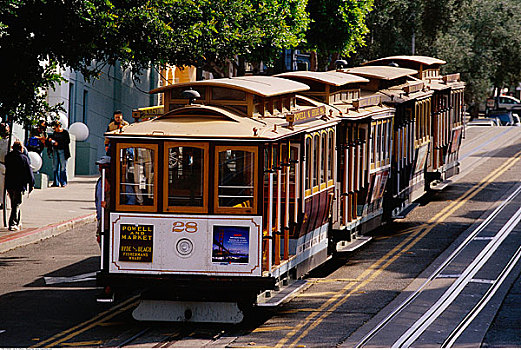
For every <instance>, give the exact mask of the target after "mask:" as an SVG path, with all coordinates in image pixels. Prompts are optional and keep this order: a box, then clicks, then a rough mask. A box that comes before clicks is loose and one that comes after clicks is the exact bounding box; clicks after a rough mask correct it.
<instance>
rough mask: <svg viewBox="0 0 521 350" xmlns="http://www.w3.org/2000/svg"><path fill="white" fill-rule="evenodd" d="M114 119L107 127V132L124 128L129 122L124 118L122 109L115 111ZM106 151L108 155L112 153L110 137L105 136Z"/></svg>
mask: <svg viewBox="0 0 521 350" xmlns="http://www.w3.org/2000/svg"><path fill="white" fill-rule="evenodd" d="M113 119H114V120H113V121H111V122H110V123H109V126H108V127H107V132H109V131H114V130H119V129H121V128H123V127H124V126H127V125H128V122H127V121H126V120H123V113H121V111H114V118H113ZM105 152H106V153H107V155H110V152H109V139H108V138H106V137H105Z"/></svg>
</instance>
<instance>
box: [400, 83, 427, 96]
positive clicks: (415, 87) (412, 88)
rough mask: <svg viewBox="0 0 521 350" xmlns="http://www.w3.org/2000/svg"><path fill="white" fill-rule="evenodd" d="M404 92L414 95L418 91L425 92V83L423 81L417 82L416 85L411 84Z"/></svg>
mask: <svg viewBox="0 0 521 350" xmlns="http://www.w3.org/2000/svg"><path fill="white" fill-rule="evenodd" d="M403 90H404V91H405V92H406V93H408V94H412V93H414V92H418V91H421V90H423V82H422V81H418V82H415V83H409V85H406V86H405V87H404V88H403Z"/></svg>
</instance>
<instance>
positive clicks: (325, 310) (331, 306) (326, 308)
mask: <svg viewBox="0 0 521 350" xmlns="http://www.w3.org/2000/svg"><path fill="white" fill-rule="evenodd" d="M520 156H521V151H520V152H518V153H516V154H515V155H514V156H513V157H512V158H510V159H509V160H507V161H506V162H504V163H503V164H502V165H501V166H500V167H499V168H497V169H496V170H494V171H493V172H492V173H490V174H489V175H487V176H486V177H485V178H484V179H483V180H481V182H479V183H478V184H476V185H474V186H473V187H472V188H470V189H469V190H467V191H466V192H465V193H464V194H463V195H461V196H460V197H459V198H458V199H456V200H455V201H453V202H452V203H451V204H450V205H449V206H447V207H445V208H444V209H443V210H441V211H440V212H439V213H438V214H436V215H435V216H433V217H432V218H431V219H429V220H428V221H427V222H426V223H425V224H422V225H420V226H419V227H417V228H416V230H415V231H414V232H413V233H412V234H411V236H410V237H408V238H406V239H405V240H403V241H402V242H401V243H399V244H398V245H397V246H396V247H394V248H393V249H392V250H391V251H389V252H388V253H387V254H385V255H384V256H383V257H381V258H380V259H379V260H378V261H376V262H375V263H374V264H372V265H371V266H370V267H369V268H368V269H367V270H365V271H364V272H363V273H362V274H361V275H360V276H358V277H357V278H355V281H363V282H350V283H348V284H347V285H346V286H345V287H344V288H342V289H341V290H340V291H338V292H337V293H335V295H334V296H332V297H331V298H330V299H329V300H327V301H326V302H325V303H324V304H322V305H321V306H320V307H319V308H318V309H317V310H316V311H314V312H312V313H311V314H309V315H308V316H307V317H306V318H305V319H304V320H303V321H302V322H300V323H299V324H298V325H297V326H296V327H295V328H293V329H292V330H291V331H290V332H288V333H287V334H286V336H285V337H284V338H282V339H281V340H280V341H279V342H278V343H277V344H276V345H275V347H278V348H280V347H295V346H296V344H297V343H298V342H299V341H300V340H302V339H303V338H304V337H306V336H307V335H308V334H309V332H310V331H312V330H313V329H315V328H316V327H317V326H318V325H320V324H321V323H322V321H323V320H324V319H325V318H326V317H327V316H328V315H329V314H331V312H333V311H335V310H336V309H337V308H338V307H339V306H341V305H342V304H343V303H344V302H345V301H346V300H347V299H348V298H349V297H351V296H352V295H353V294H355V293H357V292H358V291H360V290H361V289H362V288H363V287H365V286H366V285H367V284H369V283H370V282H372V281H374V280H375V279H376V278H377V277H378V276H379V275H380V274H381V273H382V272H383V271H384V270H385V269H386V268H387V267H388V266H389V265H390V264H392V263H393V262H394V261H396V260H397V259H398V258H400V257H401V256H402V255H403V254H404V253H405V252H406V251H408V250H410V249H411V248H412V247H414V246H415V245H416V244H417V243H418V242H419V241H420V240H421V239H422V238H423V237H425V235H427V234H428V233H429V232H431V231H432V230H433V229H434V227H436V225H438V224H439V223H441V222H443V221H445V220H446V219H447V218H448V217H449V216H451V215H452V214H454V212H455V211H456V210H458V209H459V208H461V207H462V206H463V205H465V203H467V202H468V201H469V200H471V199H472V198H474V197H475V196H476V195H477V194H478V193H479V192H481V191H482V190H483V189H484V188H485V187H486V186H488V185H489V184H490V183H492V182H493V181H494V180H496V179H497V178H498V177H499V176H501V175H502V174H503V173H505V172H506V171H507V170H509V169H510V168H511V167H512V166H514V165H515V163H517V162H518V161H519V160H520V158H519V157H520ZM296 334H298V337H296V338H295V339H294V340H293V341H292V342H291V343H290V341H291V339H293V338H294V337H295V335H296ZM288 344H289V345H288Z"/></svg>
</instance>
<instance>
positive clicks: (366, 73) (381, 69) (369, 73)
mask: <svg viewBox="0 0 521 350" xmlns="http://www.w3.org/2000/svg"><path fill="white" fill-rule="evenodd" d="M342 71H343V72H346V73H351V74H355V75H361V76H363V77H367V78H373V79H381V80H394V79H398V78H403V77H407V76H412V75H415V74H417V73H418V71H417V70H416V69H409V68H398V67H389V66H362V67H354V68H346V69H345V70H342Z"/></svg>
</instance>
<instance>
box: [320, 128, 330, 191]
mask: <svg viewBox="0 0 521 350" xmlns="http://www.w3.org/2000/svg"><path fill="white" fill-rule="evenodd" d="M326 136H327V134H326V133H325V132H324V133H322V135H321V136H320V137H321V139H322V142H321V144H322V146H321V152H320V153H321V154H320V156H321V157H320V163H321V164H320V170H321V171H320V183H324V182H326V174H327V159H326V158H327V156H328V155H329V153H328V151H327V137H326Z"/></svg>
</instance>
